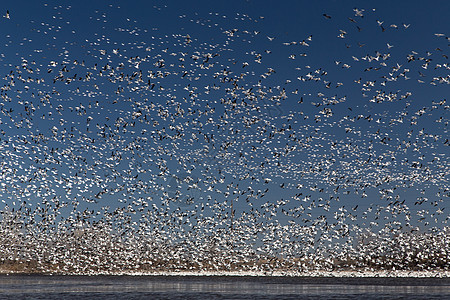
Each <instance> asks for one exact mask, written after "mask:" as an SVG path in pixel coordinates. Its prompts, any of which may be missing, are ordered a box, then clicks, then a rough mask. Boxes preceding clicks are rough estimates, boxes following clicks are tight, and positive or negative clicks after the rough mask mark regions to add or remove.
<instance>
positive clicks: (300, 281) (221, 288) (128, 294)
mask: <svg viewBox="0 0 450 300" xmlns="http://www.w3.org/2000/svg"><path fill="white" fill-rule="evenodd" d="M12 298H14V299H86V298H89V299H120V298H121V299H277V300H282V299H361V298H365V299H450V279H449V278H308V277H288V278H285V277H284V278H283V277H220V276H217V277H212V276H211V277H194V276H192V277H191V276H91V277H89V276H42V275H9V276H8V275H3V276H0V299H12Z"/></svg>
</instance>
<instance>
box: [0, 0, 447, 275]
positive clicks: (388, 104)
mask: <svg viewBox="0 0 450 300" xmlns="http://www.w3.org/2000/svg"><path fill="white" fill-rule="evenodd" d="M48 9H53V10H54V16H53V18H52V20H53V21H54V24H52V23H46V22H44V21H43V22H42V23H40V22H37V21H31V24H32V28H33V29H32V33H30V36H32V37H26V38H23V39H22V37H19V38H15V37H13V36H10V35H7V42H6V43H5V49H11V48H14V49H16V50H15V51H18V52H19V53H20V51H22V53H21V54H19V55H17V56H15V57H14V55H12V54H7V55H5V54H0V55H1V57H0V63H2V64H3V68H2V70H3V73H2V74H1V76H2V83H1V99H0V110H1V114H0V156H1V159H0V165H1V168H0V169H1V173H0V199H1V201H2V207H1V213H2V220H1V222H0V228H1V229H0V239H1V243H0V248H1V250H2V254H1V259H2V262H3V263H4V264H5V263H11V262H16V263H19V264H21V265H23V266H27V267H29V268H31V267H35V268H38V269H39V270H41V271H42V270H44V271H45V270H51V271H60V272H75V273H77V272H78V273H80V272H86V271H89V270H91V271H92V270H93V271H101V270H130V269H135V270H136V269H142V268H147V269H149V270H180V269H187V270H205V269H211V270H231V269H236V270H239V269H247V270H258V269H263V270H267V271H270V270H277V269H283V268H284V269H286V268H296V269H299V268H300V269H301V268H319V269H320V268H338V267H343V268H344V267H345V268H356V267H371V268H419V269H420V268H436V267H447V268H448V266H449V264H450V261H448V257H450V256H449V254H450V248H449V245H450V240H449V239H450V235H449V231H448V227H447V225H446V224H447V222H448V220H449V219H450V215H449V214H448V207H447V206H448V204H447V203H446V202H448V198H449V197H450V188H449V184H448V182H449V175H448V174H450V170H449V161H448V155H447V154H448V146H449V144H450V142H449V139H448V121H449V120H448V110H449V105H448V103H447V100H446V99H445V98H436V99H434V98H433V97H434V95H433V94H431V95H421V94H420V90H429V89H431V91H433V89H435V90H437V91H442V90H444V89H446V88H447V85H448V84H449V83H450V76H449V75H448V70H449V64H448V56H447V55H448V54H447V52H446V51H447V50H448V41H449V37H447V36H446V35H445V34H441V33H437V34H435V37H434V38H435V42H436V46H432V47H431V46H430V49H429V50H428V51H426V52H424V53H422V52H420V51H418V52H416V51H413V50H411V51H410V52H409V53H400V54H399V53H391V51H394V50H395V49H396V41H395V40H394V41H391V42H388V43H387V44H384V45H378V46H379V48H378V49H376V50H375V51H368V50H367V51H366V50H365V49H366V48H369V47H370V46H366V45H365V44H364V43H363V42H361V41H362V40H363V36H364V31H365V30H369V29H368V28H372V27H377V26H378V27H379V34H387V33H388V32H389V31H393V32H394V31H408V30H411V29H410V26H413V25H410V24H388V23H387V22H384V21H380V20H376V22H374V20H372V21H369V20H371V18H372V19H373V18H374V17H373V16H374V15H375V12H374V11H369V10H367V11H365V10H364V9H354V10H353V12H351V14H350V15H349V17H348V20H345V24H346V25H345V28H344V26H343V28H344V29H338V30H336V34H335V39H336V40H337V42H336V43H339V42H340V40H342V42H343V43H342V45H341V46H342V50H343V51H344V52H343V53H344V54H342V55H340V58H337V60H336V58H334V57H330V55H328V57H322V58H321V60H322V61H324V60H327V59H328V60H330V62H331V64H327V65H326V67H324V66H316V65H315V62H314V61H317V58H312V59H311V60H309V57H315V56H314V55H316V54H314V51H313V50H309V49H317V48H313V47H322V46H321V44H320V43H323V42H320V41H319V40H320V37H316V36H314V34H313V35H310V34H305V35H304V37H301V38H297V39H296V40H293V41H292V40H291V41H289V40H284V39H285V37H284V36H271V35H265V33H263V32H261V31H258V24H260V23H261V22H264V18H263V17H259V18H252V17H250V16H249V15H246V14H238V15H236V16H233V17H230V16H225V15H221V14H219V13H210V14H209V15H208V19H206V18H200V17H198V15H196V16H195V17H194V18H192V19H190V18H189V16H187V15H181V16H180V17H179V19H180V20H181V21H182V22H186V23H187V24H191V25H190V26H194V27H193V28H198V31H199V32H206V35H207V34H210V35H212V36H213V39H209V38H203V37H202V34H203V33H202V34H200V33H197V32H192V33H189V34H187V33H182V34H178V33H174V34H172V35H166V34H160V33H158V30H156V29H143V28H139V27H138V26H137V25H136V21H133V20H130V19H127V23H126V24H127V25H126V26H122V27H115V25H114V24H112V25H111V24H110V23H111V22H110V20H109V19H108V15H107V13H106V12H101V11H95V13H94V14H93V16H91V17H90V19H91V22H94V23H95V22H97V23H98V24H100V25H99V26H98V27H97V28H102V29H99V30H100V32H99V33H95V35H94V37H93V38H90V37H87V38H86V39H85V40H84V42H81V41H79V42H78V43H76V42H73V41H71V39H70V38H67V35H68V34H70V31H71V30H69V31H68V32H66V31H67V30H68V29H67V28H70V27H71V26H72V24H71V23H70V22H64V21H65V20H66V19H65V16H66V15H67V14H69V13H70V9H71V7H70V6H67V7H65V6H56V7H54V8H50V7H49V8H48ZM109 9H111V10H113V9H114V8H109ZM156 9H158V10H160V9H161V8H158V7H156ZM163 11H164V10H163ZM3 17H4V18H2V20H1V23H2V26H7V25H5V24H7V23H8V22H19V21H17V20H15V16H14V12H13V11H12V12H11V14H10V12H9V11H6V13H5V14H4V16H3ZM318 17H319V18H323V19H322V22H323V23H324V25H323V26H324V27H326V26H331V25H329V24H330V22H333V21H335V18H334V16H333V15H330V14H328V13H324V14H323V16H320V15H319V16H318ZM228 19H233V22H235V23H236V24H241V27H240V28H232V27H229V26H230V25H229V24H230V21H229V20H228ZM49 22H51V21H49ZM371 22H372V23H371ZM97 23H95V24H97ZM59 24H62V25H59ZM101 26H103V27H101ZM105 26H113V27H112V28H113V29H114V35H113V36H107V35H103V34H102V30H103V31H105V33H106V31H107V30H106V29H105ZM195 26H196V27H195ZM108 28H109V27H108ZM330 28H331V27H330ZM65 30H66V31H65ZM330 30H331V29H330ZM72 33H73V34H74V35H75V34H76V32H75V30H73V32H72ZM52 35H53V36H52ZM32 39H38V41H37V42H36V41H32ZM55 40H56V41H58V43H59V44H57V42H55ZM61 40H63V43H61V42H59V41H61ZM211 40H212V42H211ZM316 40H318V42H317V44H315V41H316ZM149 41H150V42H149ZM27 43H28V44H29V46H26V45H24V44H27ZM36 43H37V44H36ZM367 43H368V42H367ZM44 44H45V45H44ZM25 47H28V48H29V49H33V50H32V51H31V53H30V54H29V55H28V56H26V55H25V54H23V52H26V50H20V49H28V48H25ZM8 51H9V50H8ZM361 51H363V52H364V51H366V52H365V54H361V53H363V52H361ZM19 57H20V58H19ZM288 68H291V69H288ZM5 70H7V72H5ZM294 74H295V75H294ZM286 75H288V77H287V76H286ZM291 75H292V76H291ZM416 92H417V94H418V96H416ZM423 97H428V99H425V100H424V99H422V98H423Z"/></svg>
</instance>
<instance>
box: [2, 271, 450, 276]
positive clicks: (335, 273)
mask: <svg viewBox="0 0 450 300" xmlns="http://www.w3.org/2000/svg"><path fill="white" fill-rule="evenodd" d="M2 275H7V276H8V275H41V276H143V277H161V276H164V277H230V278H231V277H267V278H281V277H286V278H293V277H297V278H450V271H442V270H435V271H404V270H399V271H364V270H358V271H307V272H294V271H289V272H283V271H274V272H259V271H258V272H256V271H255V272H249V271H242V272H238V271H229V272H228V271H217V272H212V271H203V272H188V271H179V272H142V271H140V272H133V271H124V272H107V271H101V272H79V273H76V272H65V273H62V272H20V271H19V272H17V271H10V270H0V276H2Z"/></svg>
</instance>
